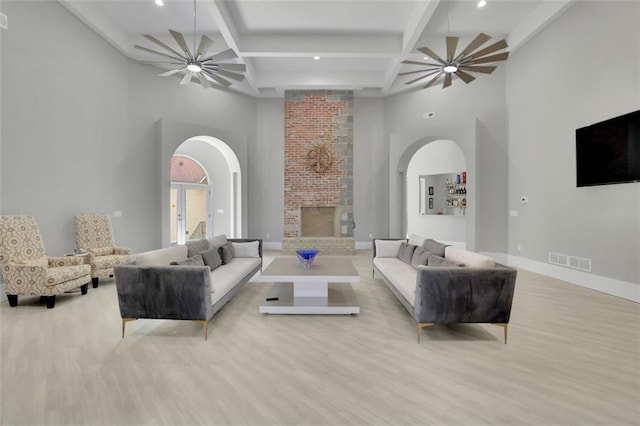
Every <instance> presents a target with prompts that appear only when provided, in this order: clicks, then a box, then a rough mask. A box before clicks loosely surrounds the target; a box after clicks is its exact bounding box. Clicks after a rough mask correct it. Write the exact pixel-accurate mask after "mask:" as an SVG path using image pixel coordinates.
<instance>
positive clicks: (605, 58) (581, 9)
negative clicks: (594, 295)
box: [506, 2, 640, 284]
mask: <svg viewBox="0 0 640 426" xmlns="http://www.w3.org/2000/svg"><path fill="white" fill-rule="evenodd" d="M594 52H601V53H600V54H597V53H594ZM594 54H595V56H594ZM506 87H507V93H508V97H507V99H508V107H509V140H510V143H509V182H510V185H509V200H508V202H509V208H510V209H514V210H518V211H519V215H518V216H517V217H510V218H509V219H510V220H509V228H508V229H509V247H508V252H509V253H510V254H514V255H517V256H522V257H525V258H528V259H533V260H537V261H541V262H546V261H547V258H548V252H549V251H554V252H558V253H562V254H568V255H573V256H579V257H585V258H589V259H592V260H593V263H592V272H593V273H594V274H597V275H603V276H606V277H611V278H615V279H618V280H623V281H626V282H630V283H636V284H637V283H640V266H639V265H640V263H639V262H638V259H640V183H626V184H617V185H606V186H596V187H586V188H577V187H576V164H575V129H576V128H579V127H583V126H586V125H589V124H593V123H595V122H598V121H602V120H605V119H608V118H611V117H614V116H617V115H620V114H624V113H628V112H630V111H634V110H638V109H640V3H638V2H578V3H577V4H575V5H574V6H572V7H571V8H570V9H568V11H567V12H566V13H565V14H563V15H562V16H561V17H560V18H558V19H557V20H556V21H555V22H554V23H553V24H551V25H550V26H548V27H547V28H546V29H545V30H544V31H543V32H542V33H541V34H539V35H538V36H537V37H535V38H534V39H532V40H531V41H530V42H529V43H527V44H526V45H525V46H524V47H523V48H521V49H520V50H518V51H517V52H516V53H515V54H514V55H513V56H512V57H511V58H510V59H509V62H508V78H507V85H506ZM522 195H527V196H528V197H529V203H528V204H521V203H520V196H522ZM518 244H519V245H521V248H522V250H521V251H518V250H517V245H518Z"/></svg>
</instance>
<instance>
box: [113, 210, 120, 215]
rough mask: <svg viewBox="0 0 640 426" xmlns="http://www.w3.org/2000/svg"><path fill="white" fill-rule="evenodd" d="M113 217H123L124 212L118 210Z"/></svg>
mask: <svg viewBox="0 0 640 426" xmlns="http://www.w3.org/2000/svg"><path fill="white" fill-rule="evenodd" d="M113 217H122V211H121V210H116V211H114V212H113Z"/></svg>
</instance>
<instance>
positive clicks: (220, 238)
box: [209, 234, 227, 248]
mask: <svg viewBox="0 0 640 426" xmlns="http://www.w3.org/2000/svg"><path fill="white" fill-rule="evenodd" d="M226 243H227V236H226V235H225V234H220V235H216V236H215V237H211V238H209V247H215V248H219V247H220V246H221V245H223V244H226Z"/></svg>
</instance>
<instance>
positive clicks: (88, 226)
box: [75, 214, 135, 288]
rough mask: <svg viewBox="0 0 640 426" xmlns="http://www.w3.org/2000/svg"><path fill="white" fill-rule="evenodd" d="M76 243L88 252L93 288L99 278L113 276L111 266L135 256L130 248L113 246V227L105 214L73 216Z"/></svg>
mask: <svg viewBox="0 0 640 426" xmlns="http://www.w3.org/2000/svg"><path fill="white" fill-rule="evenodd" d="M75 224H76V245H77V246H78V250H79V251H81V252H87V253H88V262H89V264H90V265H91V281H92V282H93V288H97V287H98V280H99V279H100V278H108V277H113V267H114V266H115V265H121V264H126V263H131V262H133V261H134V260H135V256H134V255H132V254H131V249H128V248H122V247H115V243H114V240H113V228H112V227H111V221H110V220H109V216H107V215H105V214H79V215H76V216H75Z"/></svg>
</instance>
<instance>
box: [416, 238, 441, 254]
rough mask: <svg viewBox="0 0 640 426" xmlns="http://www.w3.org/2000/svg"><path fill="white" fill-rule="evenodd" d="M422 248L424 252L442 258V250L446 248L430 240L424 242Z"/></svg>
mask: <svg viewBox="0 0 640 426" xmlns="http://www.w3.org/2000/svg"><path fill="white" fill-rule="evenodd" d="M422 246H423V247H424V248H425V250H427V251H430V252H431V253H433V254H435V255H436V256H440V257H444V249H445V248H446V247H447V245H446V244H442V243H440V242H438V241H436V240H432V239H430V238H429V239H427V240H424V244H423V245H422Z"/></svg>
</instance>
